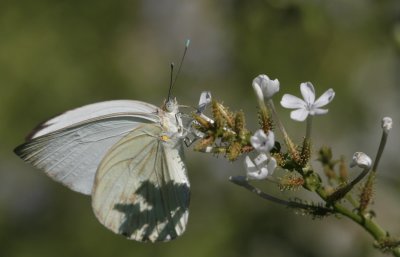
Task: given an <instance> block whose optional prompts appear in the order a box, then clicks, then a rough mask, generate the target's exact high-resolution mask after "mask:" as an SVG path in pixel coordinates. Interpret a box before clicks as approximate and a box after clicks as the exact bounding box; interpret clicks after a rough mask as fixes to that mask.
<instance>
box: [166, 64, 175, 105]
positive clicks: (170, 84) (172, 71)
mask: <svg viewBox="0 0 400 257" xmlns="http://www.w3.org/2000/svg"><path fill="white" fill-rule="evenodd" d="M174 66H175V64H174V63H173V62H171V72H170V73H171V75H170V79H169V89H168V98H167V101H169V100H171V91H172V85H173V83H172V80H173V77H174Z"/></svg>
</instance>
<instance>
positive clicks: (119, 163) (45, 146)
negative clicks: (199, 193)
mask: <svg viewBox="0 0 400 257" xmlns="http://www.w3.org/2000/svg"><path fill="white" fill-rule="evenodd" d="M178 114H179V113H178V105H177V102H176V100H175V99H172V98H169V100H168V101H167V102H166V104H165V105H164V106H163V107H162V108H158V107H156V106H154V105H151V104H148V103H144V102H140V101H131V100H116V101H107V102H100V103H95V104H90V105H86V106H83V107H80V108H77V109H74V110H71V111H68V112H66V113H64V114H61V115H60V116H57V117H55V118H53V119H50V120H49V121H47V122H45V123H43V124H41V125H40V126H39V127H38V128H37V129H36V130H34V132H33V133H32V134H31V135H30V136H29V138H28V139H27V142H25V143H24V144H22V145H20V146H18V147H17V148H16V149H15V153H16V154H17V155H19V156H20V157H21V158H22V159H23V160H25V161H26V162H28V163H31V164H32V165H33V166H35V167H36V168H38V169H41V170H43V171H45V172H46V173H47V174H48V175H49V176H50V177H52V178H53V179H54V180H56V181H58V182H61V183H63V184H64V185H66V186H67V187H69V188H70V189H72V190H74V191H77V192H80V193H83V194H86V195H91V196H92V207H93V211H94V213H95V215H96V217H97V219H98V220H99V221H100V222H101V223H102V224H103V225H104V226H106V227H107V228H108V229H110V230H112V231H113V232H115V233H117V234H122V235H124V236H126V237H127V238H128V239H133V240H137V241H151V242H156V241H168V240H171V239H174V238H176V237H177V236H180V235H181V234H182V233H183V232H184V231H185V229H186V224H187V221H188V215H189V211H188V206H189V196H190V192H189V187H190V185H189V181H188V178H187V174H186V167H185V163H184V162H183V139H184V137H185V134H186V132H185V131H186V129H185V128H184V127H183V125H182V119H181V118H180V116H179V115H178Z"/></svg>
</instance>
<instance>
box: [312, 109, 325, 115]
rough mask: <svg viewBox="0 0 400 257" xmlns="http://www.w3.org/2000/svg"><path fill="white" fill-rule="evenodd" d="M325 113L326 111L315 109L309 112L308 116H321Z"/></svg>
mask: <svg viewBox="0 0 400 257" xmlns="http://www.w3.org/2000/svg"><path fill="white" fill-rule="evenodd" d="M327 113H328V110H327V109H320V108H315V109H312V110H311V111H310V115H321V114H327Z"/></svg>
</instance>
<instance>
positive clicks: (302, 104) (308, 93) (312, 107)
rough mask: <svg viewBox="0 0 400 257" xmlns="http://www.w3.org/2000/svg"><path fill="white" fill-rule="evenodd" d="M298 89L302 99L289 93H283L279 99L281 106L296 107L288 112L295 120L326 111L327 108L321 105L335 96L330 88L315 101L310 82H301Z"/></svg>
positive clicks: (302, 119)
mask: <svg viewBox="0 0 400 257" xmlns="http://www.w3.org/2000/svg"><path fill="white" fill-rule="evenodd" d="M300 91H301V94H302V95H303V99H304V100H303V99H300V98H298V97H296V96H294V95H289V94H285V95H284V96H283V97H282V100H281V105H282V106H283V107H285V108H288V109H297V110H294V111H292V112H291V113H290V118H291V119H293V120H297V121H304V120H305V119H306V118H307V116H308V115H320V114H325V113H327V112H328V110H327V109H321V107H323V106H325V105H327V104H328V103H330V102H331V101H332V100H333V98H334V96H335V91H333V89H332V88H330V89H328V90H327V91H325V93H323V94H322V95H321V96H320V97H319V98H318V99H317V100H316V101H315V91H314V86H313V85H312V84H311V82H305V83H301V84H300Z"/></svg>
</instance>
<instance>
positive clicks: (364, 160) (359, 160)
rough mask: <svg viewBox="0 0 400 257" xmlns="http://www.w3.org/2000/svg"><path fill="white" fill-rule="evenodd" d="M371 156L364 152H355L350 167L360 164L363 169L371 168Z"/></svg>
mask: <svg viewBox="0 0 400 257" xmlns="http://www.w3.org/2000/svg"><path fill="white" fill-rule="evenodd" d="M371 164H372V160H371V158H370V157H369V156H368V155H366V154H365V153H363V152H355V153H354V155H353V161H352V162H351V163H350V167H351V168H353V167H354V166H358V167H360V168H363V169H369V168H371Z"/></svg>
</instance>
